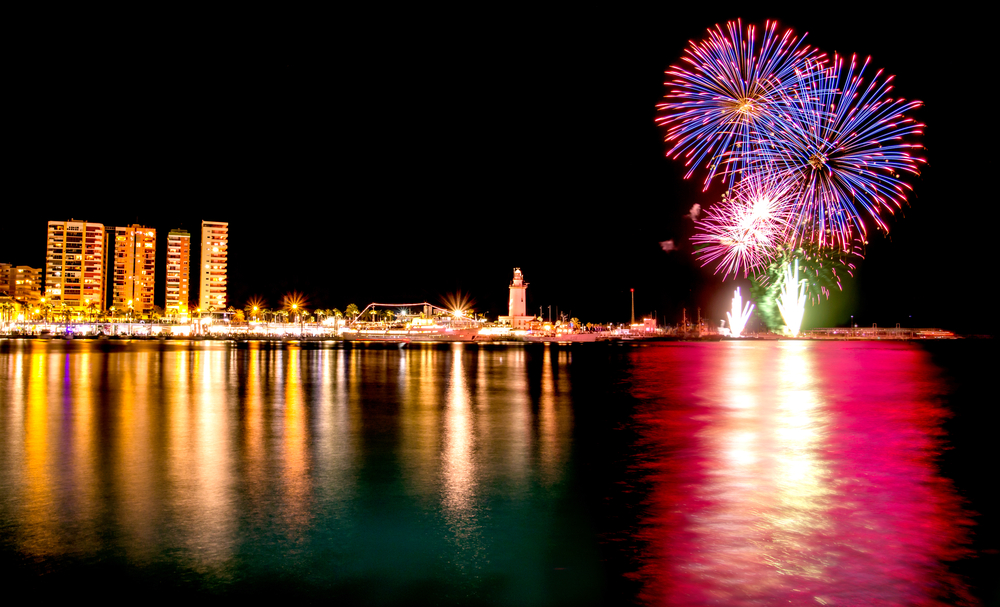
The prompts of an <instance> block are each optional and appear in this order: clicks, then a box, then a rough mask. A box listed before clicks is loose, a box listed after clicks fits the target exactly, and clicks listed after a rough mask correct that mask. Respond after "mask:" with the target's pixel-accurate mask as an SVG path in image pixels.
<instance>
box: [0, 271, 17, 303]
mask: <svg viewBox="0 0 1000 607" xmlns="http://www.w3.org/2000/svg"><path fill="white" fill-rule="evenodd" d="M13 269H14V266H12V265H10V264H9V263H0V295H10V292H11V291H13V290H14V288H13V286H12V285H11V270H13Z"/></svg>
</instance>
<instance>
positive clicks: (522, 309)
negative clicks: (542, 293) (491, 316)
mask: <svg viewBox="0 0 1000 607" xmlns="http://www.w3.org/2000/svg"><path fill="white" fill-rule="evenodd" d="M527 288H528V283H526V282H524V274H521V268H514V280H512V281H510V299H509V300H508V302H507V311H508V313H509V315H508V316H501V317H500V322H501V323H505V324H510V326H511V328H512V329H527V328H528V323H529V322H531V320H532V319H533V318H534V317H533V316H528V315H527V314H526V311H527V307H526V306H527V304H526V303H525V302H526V300H525V293H524V292H525V290H527Z"/></svg>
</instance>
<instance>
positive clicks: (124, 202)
mask: <svg viewBox="0 0 1000 607" xmlns="http://www.w3.org/2000/svg"><path fill="white" fill-rule="evenodd" d="M664 6H665V8H663V9H661V10H659V11H655V12H650V11H635V12H624V11H615V12H605V11H595V12H587V11H584V10H580V11H578V12H568V13H548V14H542V13H535V12H531V13H524V14H514V13H503V12H496V13H493V12H489V11H487V10H486V9H485V8H481V9H476V11H475V12H469V13H454V12H447V13H445V12H442V13H430V12H417V13H413V14H393V15H392V16H391V17H390V16H389V15H386V14H378V13H377V11H374V12H373V13H372V14H366V15H360V14H349V15H348V14H346V13H345V14H336V13H331V14H327V15H325V16H323V17H322V18H314V17H309V16H303V17H302V19H301V21H300V22H288V21H284V22H282V24H281V25H279V24H278V23H277V22H274V23H268V22H266V21H265V22H264V23H263V24H261V23H258V24H256V25H254V26H253V27H244V24H243V23H241V22H239V21H238V20H233V21H231V22H230V21H224V22H221V23H220V22H215V23H213V24H212V25H210V26H205V27H202V28H199V27H192V26H190V25H189V24H185V25H180V26H178V27H167V26H165V25H163V24H158V25H157V26H156V27H155V28H154V27H153V26H149V28H148V29H144V28H143V27H136V28H132V29H128V30H117V29H111V28H108V29H106V30H101V31H97V30H89V29H88V30H87V31H86V32H84V33H81V32H72V34H71V35H67V32H65V31H62V30H61V29H60V30H55V29H53V30H49V29H47V28H44V27H42V28H39V30H38V31H37V32H33V33H32V35H30V36H29V35H25V36H24V38H23V39H24V43H23V45H21V48H20V50H19V52H17V53H15V54H14V56H12V57H11V58H9V60H8V61H9V63H10V64H11V69H10V71H9V73H8V74H7V82H6V83H5V84H6V86H5V89H6V93H7V95H6V97H7V98H8V99H7V101H8V103H9V106H8V107H9V109H8V112H7V127H8V128H7V129H6V131H7V132H8V146H7V147H8V150H12V151H13V158H12V159H11V160H10V161H9V162H8V166H7V171H6V173H7V184H8V187H7V188H6V191H7V195H6V196H5V197H4V202H3V204H2V206H3V211H2V214H0V222H2V224H0V225H2V227H0V262H8V263H14V264H18V265H20V264H27V265H32V266H36V267H43V266H44V259H45V246H44V240H45V227H46V222H47V221H49V220H65V219H69V218H70V217H73V218H75V219H86V220H89V221H97V222H101V223H104V224H105V225H123V224H126V223H133V222H139V223H141V224H145V225H148V226H152V227H155V228H156V229H157V231H158V237H159V238H158V245H157V246H158V251H157V272H158V274H159V277H158V285H157V295H156V302H157V303H158V304H159V305H162V304H163V273H164V269H163V268H164V265H163V262H164V257H165V246H166V233H167V232H168V231H169V230H170V229H172V228H177V227H180V228H186V229H188V230H189V231H191V232H192V236H193V240H195V241H196V239H197V236H198V230H199V228H200V221H201V220H202V219H209V220H216V221H228V222H230V269H229V280H230V303H231V304H232V305H236V306H237V307H242V305H243V303H244V302H245V301H246V300H247V298H249V297H250V296H252V295H260V296H262V297H264V298H265V299H266V300H267V301H268V303H269V304H270V305H272V306H276V305H277V304H278V302H279V300H280V297H281V295H282V294H283V293H286V292H289V291H293V290H295V291H299V292H302V293H304V294H306V295H307V296H308V298H309V301H310V303H311V305H312V306H313V307H323V308H332V307H338V308H340V309H343V308H344V307H345V306H346V305H347V304H348V303H351V302H354V303H356V304H358V306H359V307H363V306H364V305H365V304H367V303H368V302H371V301H385V302H416V301H422V300H425V299H426V300H429V301H431V302H434V303H438V302H441V301H442V299H443V297H444V296H446V295H447V294H449V293H454V292H457V291H461V292H462V293H468V294H470V295H471V296H472V297H473V298H474V299H475V301H476V304H475V307H476V309H477V311H479V312H488V313H489V315H490V316H491V317H495V316H496V315H498V314H503V313H506V301H507V285H508V283H509V281H510V278H511V272H512V269H513V268H514V267H515V266H519V267H521V268H522V269H523V271H524V273H525V277H526V279H527V280H528V281H529V283H530V284H531V286H530V287H529V289H528V298H529V299H528V304H529V310H534V311H537V310H538V307H539V306H545V308H546V314H547V307H548V306H549V305H552V306H553V311H554V310H555V307H556V306H558V308H559V310H560V311H565V312H567V313H571V314H572V315H573V316H577V317H579V318H581V319H582V320H583V321H584V322H587V321H593V322H606V321H626V320H628V317H629V289H630V288H635V305H636V315H637V316H638V315H641V314H648V313H652V312H653V311H655V312H656V314H657V315H658V317H660V318H661V319H664V320H666V321H667V322H677V321H679V319H680V314H681V309H682V308H683V307H687V308H688V311H689V315H693V314H694V309H695V308H696V307H698V306H700V307H701V308H702V311H703V314H705V315H707V316H708V317H709V318H712V319H717V318H722V317H724V310H725V309H726V308H727V307H728V301H729V298H730V297H731V296H732V290H733V288H734V287H735V285H736V284H743V285H747V284H748V283H746V282H735V283H734V281H733V280H732V279H730V280H729V281H727V282H725V283H723V281H722V280H721V278H720V277H719V276H713V275H712V269H711V268H701V267H699V265H698V264H697V263H696V262H695V261H694V260H693V259H692V257H691V246H690V242H689V240H688V239H689V238H690V236H691V234H692V233H693V225H692V223H691V221H690V220H688V219H684V217H683V215H684V214H685V213H687V212H688V209H689V208H690V207H691V205H692V204H693V203H695V202H697V203H700V204H702V206H707V205H708V204H710V203H711V202H713V201H715V200H717V199H718V196H719V194H721V189H718V191H716V189H713V190H710V191H709V192H707V193H702V192H701V186H700V181H698V180H697V178H693V179H692V180H687V181H685V180H683V179H682V176H683V172H684V171H683V167H682V166H681V164H680V163H678V162H674V161H670V160H668V159H666V158H665V157H664V151H665V146H664V144H663V140H662V132H661V131H660V130H659V129H658V128H657V127H656V125H655V124H654V121H653V120H654V117H655V104H656V103H657V102H658V101H659V100H660V99H661V98H662V96H663V94H664V93H665V89H664V86H663V82H664V76H663V72H664V70H665V69H666V68H667V67H668V66H669V65H671V64H672V63H675V62H677V61H678V60H679V58H680V56H681V54H682V51H683V49H684V48H685V46H686V45H687V41H688V40H689V39H701V38H702V37H703V34H704V32H705V29H706V28H708V27H710V26H712V25H714V24H716V23H724V22H725V21H727V20H729V19H735V18H737V17H742V18H743V21H744V23H747V22H751V23H757V24H763V21H764V19H766V18H773V19H777V20H778V22H779V24H780V25H781V26H782V27H783V28H784V27H791V28H793V29H794V30H795V32H796V33H798V34H800V35H801V34H804V33H806V32H808V36H807V38H806V40H807V41H808V42H810V43H811V44H813V45H815V46H818V47H819V48H820V49H822V50H824V51H826V52H827V53H829V54H832V53H833V52H835V51H836V52H839V53H842V54H845V53H846V54H850V53H857V54H858V55H860V56H861V57H864V56H866V55H871V56H872V58H873V67H876V68H879V67H881V68H885V70H886V72H887V73H889V74H895V76H896V80H895V82H896V88H895V90H894V93H895V94H896V95H898V96H900V97H905V98H907V99H920V100H923V101H924V102H925V103H926V106H925V107H924V108H922V109H921V110H919V111H918V112H917V113H915V114H914V117H915V118H916V119H918V120H919V121H921V122H924V123H926V124H927V125H928V126H927V129H926V135H925V136H924V138H923V143H924V144H925V145H926V146H927V151H926V157H927V158H928V161H929V162H928V164H927V165H926V167H925V169H924V171H923V174H922V175H921V176H919V177H914V178H912V179H911V180H910V183H912V185H913V187H914V193H913V194H912V196H911V197H910V200H911V206H910V207H909V208H906V209H904V211H903V212H902V213H898V214H897V216H896V217H895V218H891V219H890V221H889V224H890V239H885V238H883V237H881V236H878V235H873V236H872V239H871V242H870V244H869V247H868V250H867V258H866V259H865V260H864V261H863V262H862V265H861V269H860V272H859V273H858V275H857V278H856V279H855V280H853V281H848V282H847V283H846V284H845V291H844V292H843V293H839V292H835V293H834V294H833V295H832V297H831V299H830V300H829V301H828V302H824V303H823V304H822V305H821V306H819V307H817V308H812V309H810V310H807V317H806V318H807V320H806V324H807V326H833V325H838V324H840V325H845V324H846V323H847V322H848V320H849V317H850V315H851V314H853V315H854V316H855V319H856V320H857V321H858V323H859V324H860V325H868V326H870V325H871V323H873V322H875V323H878V324H879V325H880V326H884V325H888V326H893V325H895V323H897V322H899V323H901V324H902V325H904V326H941V327H945V328H950V329H955V330H959V331H963V332H977V333H982V332H995V321H993V320H991V319H988V318H984V317H985V316H986V314H985V313H984V312H981V311H980V308H981V307H982V304H981V303H979V298H982V297H983V295H985V293H986V292H987V291H988V290H990V289H991V287H990V286H989V281H988V280H987V279H988V277H989V276H990V273H989V272H988V271H984V270H988V269H989V268H990V267H992V264H993V261H994V259H995V254H994V253H993V252H992V250H991V248H988V247H989V241H991V240H992V239H991V238H990V237H989V236H987V235H986V231H985V230H983V229H974V228H976V227H986V226H991V225H996V220H997V216H996V204H995V203H994V198H995V195H994V194H993V187H992V186H991V185H990V183H989V182H988V181H987V179H986V178H988V175H989V169H988V167H989V157H990V155H989V154H988V153H987V152H986V151H985V148H986V143H985V141H986V138H987V137H988V136H990V134H991V133H992V131H993V130H994V129H993V126H992V123H991V122H987V121H985V120H981V119H979V116H980V115H982V114H983V110H982V107H983V106H981V105H978V104H984V103H985V102H988V97H987V96H988V94H989V93H988V91H987V90H986V89H987V87H988V82H989V80H988V79H987V75H986V74H988V71H987V70H985V61H986V59H985V58H986V57H987V56H988V55H987V51H986V40H987V39H988V38H987V35H986V34H984V33H983V30H985V27H986V26H985V23H984V24H983V25H982V26H979V25H978V24H977V23H976V19H975V17H974V16H970V15H966V14H912V13H911V14H905V13H904V14H901V13H899V12H898V11H893V12H889V11H886V12H884V13H879V12H873V13H869V12H867V11H859V10H857V9H858V8H864V7H859V6H858V5H851V6H850V8H852V9H853V10H851V11H850V12H849V13H848V11H846V10H845V11H843V12H838V11H837V10H827V11H824V12H788V11H785V12H779V11H776V12H773V13H756V12H747V11H742V12H736V11H735V10H733V11H729V10H724V9H721V8H717V7H713V8H711V9H708V8H706V9H704V10H703V11H702V12H701V14H696V11H697V9H691V10H689V11H687V12H686V13H678V12H676V11H671V10H670V9H669V8H666V6H667V4H666V3H665V4H664ZM824 6H825V5H824ZM802 8H806V9H808V8H809V7H803V6H800V10H801V9H802ZM980 28H981V29H980ZM70 29H72V28H70ZM122 31H128V33H127V34H124V33H122ZM866 73H869V72H866ZM870 73H874V70H870ZM983 168H986V169H987V170H986V171H985V173H986V174H985V175H984V174H983V173H984V171H983ZM984 177H985V178H984ZM873 234H874V233H873ZM671 238H672V239H674V240H675V242H676V243H678V245H679V247H680V250H678V251H675V252H672V253H665V252H663V251H662V250H661V249H660V246H659V242H660V241H663V240H667V239H671ZM195 248H197V247H195ZM192 279H193V280H192V282H195V283H196V276H192ZM810 318H811V320H810ZM713 324H717V322H714V323H713Z"/></svg>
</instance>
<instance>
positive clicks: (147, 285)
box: [107, 224, 156, 314]
mask: <svg viewBox="0 0 1000 607" xmlns="http://www.w3.org/2000/svg"><path fill="white" fill-rule="evenodd" d="M107 234H108V241H109V242H108V245H107V251H108V254H109V255H113V257H112V261H110V262H109V263H108V271H109V272H111V273H112V276H111V277H110V278H109V279H108V284H109V285H110V287H111V292H112V295H111V305H113V306H114V307H115V308H116V309H117V310H121V311H125V310H128V309H129V308H131V309H132V312H133V313H134V314H146V313H148V312H149V311H150V310H152V309H153V285H154V284H155V268H156V230H154V229H153V228H147V227H145V226H140V225H138V224H133V225H130V226H118V227H115V228H114V229H113V230H112V229H111V228H108V232H107ZM112 243H113V244H112Z"/></svg>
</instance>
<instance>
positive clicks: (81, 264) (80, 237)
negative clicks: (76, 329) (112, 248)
mask: <svg viewBox="0 0 1000 607" xmlns="http://www.w3.org/2000/svg"><path fill="white" fill-rule="evenodd" d="M104 254H105V244H104V225H103V224H100V223H90V222H87V221H77V220H75V219H70V220H69V221H50V222H49V223H48V230H47V234H46V250H45V298H46V300H48V303H51V304H52V305H54V306H61V305H65V306H66V307H68V308H77V309H81V310H82V309H85V308H87V307H89V306H92V305H94V304H96V306H97V307H98V308H99V309H102V310H103V309H104Z"/></svg>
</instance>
